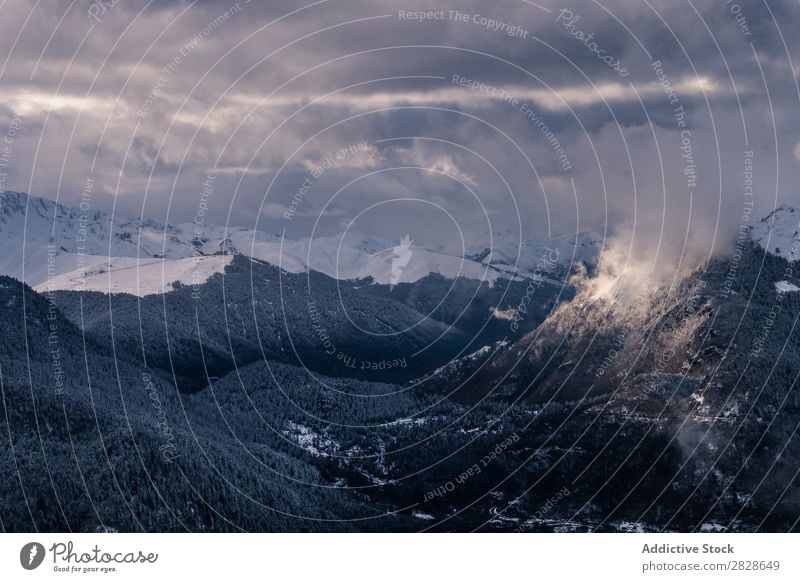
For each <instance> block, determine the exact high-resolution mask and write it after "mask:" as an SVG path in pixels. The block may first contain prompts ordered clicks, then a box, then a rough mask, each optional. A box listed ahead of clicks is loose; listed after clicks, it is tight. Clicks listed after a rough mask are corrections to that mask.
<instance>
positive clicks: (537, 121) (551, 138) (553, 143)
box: [451, 74, 572, 173]
mask: <svg viewBox="0 0 800 582" xmlns="http://www.w3.org/2000/svg"><path fill="white" fill-rule="evenodd" d="M451 83H452V84H453V85H457V86H458V87H464V88H466V89H469V90H470V91H478V92H480V93H484V94H486V95H489V96H490V97H493V98H495V99H499V100H501V101H502V102H503V103H507V104H508V105H510V106H511V107H513V108H514V109H516V110H517V111H519V113H521V114H522V115H523V116H525V118H526V119H527V120H528V121H529V122H530V123H531V124H532V125H533V126H534V127H535V128H537V129H538V130H539V131H541V133H542V135H543V136H544V138H545V140H547V143H548V144H549V145H550V147H551V148H552V150H553V152H554V153H555V154H556V156H557V158H558V161H559V163H560V164H561V170H562V171H563V172H564V173H567V172H571V171H572V163H571V162H570V160H569V157H568V156H567V153H566V151H565V150H564V147H563V146H562V145H561V142H560V141H559V140H558V138H557V137H556V135H555V133H553V131H552V130H551V129H550V126H549V125H548V124H547V123H546V122H545V120H544V118H543V117H542V116H541V115H540V114H539V113H537V112H536V111H535V109H534V107H532V106H531V105H530V104H529V103H526V102H525V101H522V100H520V99H519V98H518V97H516V96H514V95H513V94H511V93H509V92H508V91H507V90H506V89H504V88H502V87H497V86H495V85H489V84H487V83H483V82H481V81H477V80H475V79H468V78H466V77H462V76H461V75H457V74H454V75H453V77H452V79H451Z"/></svg>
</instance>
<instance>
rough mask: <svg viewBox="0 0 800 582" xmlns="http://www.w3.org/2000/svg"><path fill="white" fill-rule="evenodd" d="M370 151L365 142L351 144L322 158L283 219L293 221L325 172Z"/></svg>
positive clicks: (294, 197)
mask: <svg viewBox="0 0 800 582" xmlns="http://www.w3.org/2000/svg"><path fill="white" fill-rule="evenodd" d="M368 151H370V147H369V144H368V143H367V142H365V141H362V142H359V143H355V144H349V145H346V146H344V147H341V148H339V149H337V150H336V151H335V152H327V153H326V154H325V155H324V156H322V161H321V162H320V163H319V164H317V165H316V166H315V167H313V168H312V169H311V170H310V171H309V172H308V174H307V175H306V177H305V179H304V180H303V183H302V184H301V185H300V188H298V189H297V192H295V194H294V196H293V197H292V200H291V201H290V202H289V207H288V208H287V210H286V211H285V212H284V213H283V218H285V219H286V220H292V219H293V218H294V217H295V214H297V211H298V209H299V208H300V207H301V206H302V205H303V203H304V202H305V198H306V195H307V194H308V192H309V191H310V190H311V187H312V186H313V185H314V183H315V182H316V181H317V180H319V179H320V178H321V177H322V175H323V174H325V172H327V171H328V170H330V169H331V168H333V167H335V166H336V165H337V164H341V163H342V162H344V161H345V160H346V159H347V158H349V157H351V156H354V155H358V154H361V153H364V152H368Z"/></svg>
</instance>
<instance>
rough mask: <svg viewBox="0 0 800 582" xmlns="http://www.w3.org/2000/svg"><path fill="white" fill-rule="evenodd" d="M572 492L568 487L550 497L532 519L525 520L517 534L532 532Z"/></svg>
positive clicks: (516, 531) (516, 530)
mask: <svg viewBox="0 0 800 582" xmlns="http://www.w3.org/2000/svg"><path fill="white" fill-rule="evenodd" d="M571 494H572V492H571V491H570V490H569V487H567V486H566V485H565V486H564V487H562V488H561V489H559V490H558V492H557V493H555V494H554V495H552V496H550V498H549V499H547V501H545V502H544V503H543V504H542V506H541V507H540V508H539V509H538V510H537V511H536V513H534V514H533V515H532V516H531V517H529V518H528V519H527V520H525V521H524V522H523V523H521V524H520V526H519V527H518V528H517V529H515V530H514V532H515V533H524V532H526V531H530V530H532V529H533V528H534V527H536V525H537V524H538V523H540V522H541V521H542V520H543V519H544V518H545V517H547V515H548V514H549V513H550V512H551V511H552V510H553V509H554V508H555V507H556V506H557V505H558V504H559V503H561V502H562V501H563V500H564V499H566V498H567V497H569V496H570V495H571Z"/></svg>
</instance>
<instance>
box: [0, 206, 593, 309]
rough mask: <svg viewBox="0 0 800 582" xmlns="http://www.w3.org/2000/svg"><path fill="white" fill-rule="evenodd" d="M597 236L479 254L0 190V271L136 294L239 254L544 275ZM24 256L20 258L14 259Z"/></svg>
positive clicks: (392, 277)
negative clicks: (129, 211) (178, 220)
mask: <svg viewBox="0 0 800 582" xmlns="http://www.w3.org/2000/svg"><path fill="white" fill-rule="evenodd" d="M601 248H602V242H601V239H600V238H599V237H597V236H595V235H593V234H591V233H585V232H582V233H577V234H574V235H568V236H561V237H556V238H552V239H549V240H528V241H525V242H524V243H522V244H521V245H520V244H513V243H511V244H499V245H497V246H496V248H494V249H485V250H483V251H481V252H479V253H478V254H477V255H469V256H460V255H459V254H458V253H453V252H450V251H447V250H445V249H437V250H432V249H428V248H425V247H422V246H419V245H417V244H416V243H415V242H414V241H413V239H412V237H410V236H403V237H401V238H400V239H398V240H390V239H388V238H385V237H375V236H370V235H367V234H364V233H361V232H356V231H347V232H345V233H342V234H338V235H334V236H324V237H316V238H313V239H309V238H305V239H300V240H289V239H281V237H279V236H277V235H271V234H266V233H263V232H261V231H258V230H254V229H249V228H246V227H228V226H218V225H213V224H208V223H206V224H204V225H203V227H202V229H201V231H200V232H198V230H197V226H196V225H195V224H193V223H186V224H178V225H171V224H167V223H161V222H158V221H155V220H151V219H147V218H139V217H136V216H130V215H125V214H120V213H112V212H108V211H105V210H99V209H93V208H68V207H65V206H63V205H61V204H58V203H56V202H55V201H53V200H49V199H45V198H37V197H33V196H28V195H27V194H21V193H17V192H5V193H0V274H5V275H10V276H12V277H15V278H17V279H20V280H23V281H25V282H26V283H28V284H29V285H31V286H32V287H34V288H36V289H38V290H40V291H41V290H45V289H84V290H90V291H101V292H107V293H131V294H135V295H139V296H143V295H149V294H153V293H165V292H168V291H170V290H171V289H172V288H173V287H174V285H175V284H176V283H187V282H189V280H191V281H195V282H196V281H197V280H207V279H208V277H210V276H211V275H213V274H214V273H215V272H220V271H221V270H224V268H225V266H226V265H228V264H229V263H230V261H224V260H223V261H220V260H213V261H212V260H202V259H203V258H209V257H218V256H223V257H229V258H230V257H231V255H236V254H241V255H245V256H248V257H251V258H254V259H258V260H261V261H264V262H267V263H270V264H273V265H276V266H279V267H280V268H281V269H283V270H284V271H287V272H290V273H304V272H308V271H317V272H320V273H324V274H326V275H328V276H330V277H333V278H335V279H340V280H371V281H372V282H373V283H377V284H382V285H390V286H394V285H398V284H402V283H414V282H416V281H418V280H420V279H422V278H424V277H426V276H428V275H430V274H438V275H440V276H442V277H444V278H447V279H455V278H459V277H461V278H466V279H475V280H485V281H488V282H489V283H490V284H493V282H494V281H496V280H497V279H500V278H505V279H523V278H534V277H542V278H545V279H546V278H548V277H549V278H550V279H553V281H554V282H557V281H556V280H557V279H561V278H563V277H564V276H566V275H568V274H569V273H570V272H571V271H572V269H573V268H574V267H575V266H576V265H577V264H580V263H584V264H586V265H595V264H597V261H598V258H599V254H600V250H601ZM20 257H22V259H20Z"/></svg>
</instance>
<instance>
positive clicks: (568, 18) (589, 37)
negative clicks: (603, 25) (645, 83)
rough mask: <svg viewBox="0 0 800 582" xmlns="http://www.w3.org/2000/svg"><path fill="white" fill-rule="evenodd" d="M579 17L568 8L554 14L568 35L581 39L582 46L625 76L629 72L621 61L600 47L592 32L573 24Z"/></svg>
mask: <svg viewBox="0 0 800 582" xmlns="http://www.w3.org/2000/svg"><path fill="white" fill-rule="evenodd" d="M580 19H581V17H580V15H579V14H575V13H574V12H572V10H570V9H568V8H562V9H561V10H559V11H558V16H556V22H557V23H559V24H561V26H563V27H564V30H566V31H567V32H568V33H569V34H570V35H572V36H573V37H575V38H576V39H578V40H579V41H581V42H582V43H583V46H585V47H586V48H587V49H588V50H589V52H591V53H593V54H594V55H596V56H597V58H598V59H600V60H601V61H603V62H604V63H605V64H606V65H608V67H609V68H610V69H611V70H612V71H616V72H617V73H618V74H619V76H620V77H627V76H628V75H629V74H630V71H628V69H627V68H625V67H624V66H622V63H621V62H620V60H619V59H617V58H615V57H614V56H612V55H609V54H608V52H607V51H606V50H605V49H603V48H601V47H600V45H599V44H598V43H597V41H596V40H594V33H593V32H590V33H588V34H587V33H585V32H584V31H582V30H580V29H578V28H577V27H576V26H575V25H576V24H577V22H578V21H579V20H580Z"/></svg>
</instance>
